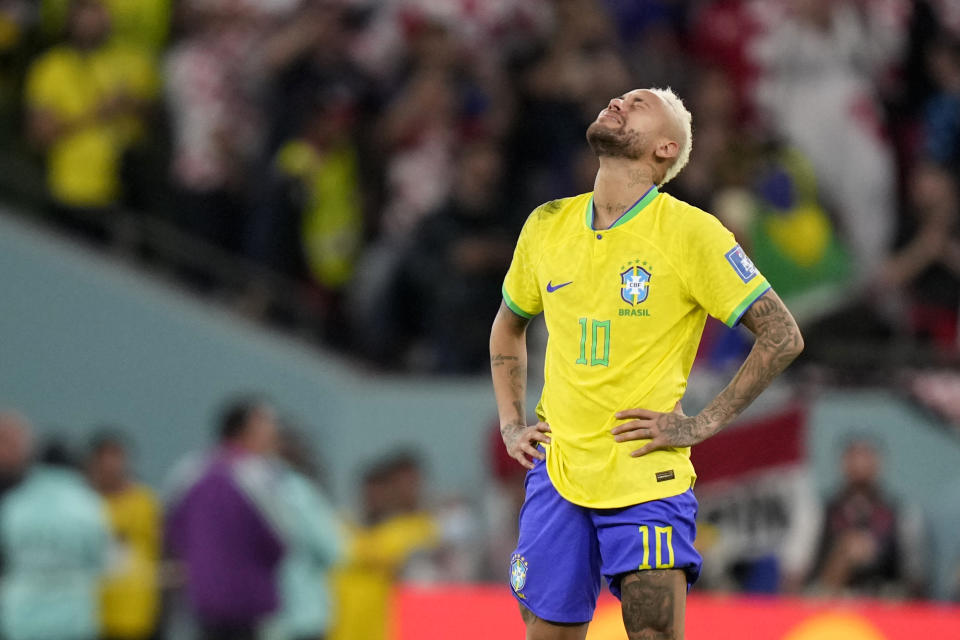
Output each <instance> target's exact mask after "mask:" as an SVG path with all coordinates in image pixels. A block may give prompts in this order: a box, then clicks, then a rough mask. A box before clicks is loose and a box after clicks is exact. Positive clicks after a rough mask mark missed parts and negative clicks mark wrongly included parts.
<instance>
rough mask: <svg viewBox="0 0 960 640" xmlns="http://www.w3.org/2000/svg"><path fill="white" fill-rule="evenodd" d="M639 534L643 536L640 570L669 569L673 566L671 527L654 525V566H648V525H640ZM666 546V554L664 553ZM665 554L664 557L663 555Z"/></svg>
mask: <svg viewBox="0 0 960 640" xmlns="http://www.w3.org/2000/svg"><path fill="white" fill-rule="evenodd" d="M640 535H641V536H643V562H642V563H641V564H640V568H639V570H640V571H644V570H646V569H669V568H671V567H673V527H671V526H666V527H654V528H653V540H654V546H655V547H656V558H655V559H656V561H657V564H656V566H650V527H649V526H648V525H645V524H644V525H640ZM664 548H666V554H664ZM664 556H666V557H664Z"/></svg>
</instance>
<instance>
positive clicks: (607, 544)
mask: <svg viewBox="0 0 960 640" xmlns="http://www.w3.org/2000/svg"><path fill="white" fill-rule="evenodd" d="M525 487H526V499H525V500H524V503H523V508H522V509H521V511H520V540H519V542H518V544H517V549H516V551H515V552H514V553H513V555H512V556H511V558H510V587H511V592H512V593H513V596H514V597H515V598H516V599H517V600H518V601H519V602H520V603H521V604H522V605H523V606H525V607H526V608H528V609H529V610H530V611H532V612H533V613H534V614H536V616H537V617H538V618H540V619H542V620H549V621H551V622H564V623H582V622H587V621H589V620H591V619H592V618H593V611H594V609H595V608H596V604H597V596H598V595H599V594H600V587H601V584H602V581H603V579H606V581H607V584H608V585H609V587H610V591H611V592H612V593H613V595H615V596H616V597H617V598H619V597H620V577H621V576H623V575H624V574H627V573H631V572H634V571H641V570H645V569H679V570H682V571H683V572H684V573H685V574H686V577H687V585H688V586H689V585H692V584H693V583H694V582H696V580H697V578H698V577H699V575H700V567H701V565H702V559H701V557H700V554H699V553H698V552H697V550H696V549H695V548H694V547H693V541H694V538H696V521H697V500H696V498H694V496H693V491H691V490H689V489H688V490H687V491H685V492H684V493H681V494H680V495H678V496H672V497H669V498H664V499H662V500H654V501H651V502H644V503H641V504H637V505H633V506H630V507H624V508H620V509H591V508H588V507H581V506H579V505H575V504H573V503H571V502H569V501H567V500H565V499H564V498H563V497H562V496H561V495H560V494H558V493H557V491H556V489H554V487H553V485H552V484H551V483H550V479H549V477H547V471H546V464H545V463H544V462H542V461H539V460H538V461H537V463H536V465H535V466H534V468H533V469H531V470H530V471H529V472H527V478H526V484H525Z"/></svg>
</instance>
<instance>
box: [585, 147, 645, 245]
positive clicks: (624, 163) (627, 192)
mask: <svg viewBox="0 0 960 640" xmlns="http://www.w3.org/2000/svg"><path fill="white" fill-rule="evenodd" d="M653 185H654V179H653V168H652V167H650V166H648V165H646V164H642V163H638V162H637V161H636V160H625V159H622V158H600V170H599V171H598V172H597V179H596V180H595V181H594V183H593V208H594V212H593V216H594V218H593V226H594V227H595V228H597V229H606V228H608V227H609V226H610V225H612V224H613V223H614V222H616V221H617V218H619V217H620V216H622V215H623V214H624V212H626V211H627V209H629V208H630V207H632V206H633V204H634V203H635V202H636V201H637V200H639V199H640V198H642V197H643V196H644V194H646V193H647V192H648V191H649V190H650V188H651V187H652V186H653Z"/></svg>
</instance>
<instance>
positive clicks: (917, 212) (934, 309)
mask: <svg viewBox="0 0 960 640" xmlns="http://www.w3.org/2000/svg"><path fill="white" fill-rule="evenodd" d="M908 187H909V194H908V204H907V211H906V215H905V216H904V219H903V225H902V226H903V229H902V231H901V240H900V242H899V245H900V246H899V248H898V249H897V251H896V252H895V253H894V254H893V256H891V257H890V259H889V260H887V262H886V263H885V264H884V265H883V268H882V269H881V270H880V273H879V277H878V278H877V281H876V283H875V287H876V289H877V290H881V291H885V292H886V291H891V290H893V291H897V292H898V293H899V294H900V295H899V296H898V298H899V299H902V300H903V301H904V302H905V303H906V305H907V313H906V314H905V315H906V317H907V322H908V327H909V331H910V333H911V334H912V335H913V336H916V337H919V338H922V339H926V340H928V341H930V342H932V343H933V344H934V345H936V346H937V347H939V348H940V349H943V350H944V351H947V352H952V351H956V350H957V348H958V346H960V345H958V342H957V339H958V335H957V321H958V319H957V311H958V308H960V196H958V192H957V183H956V181H955V180H954V178H953V177H952V176H951V174H950V173H949V172H948V171H947V170H946V169H942V168H939V167H937V166H936V165H933V164H921V165H919V166H918V167H917V168H916V169H915V170H914V171H913V173H912V175H911V176H910V178H909V185H908Z"/></svg>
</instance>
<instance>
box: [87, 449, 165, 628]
mask: <svg viewBox="0 0 960 640" xmlns="http://www.w3.org/2000/svg"><path fill="white" fill-rule="evenodd" d="M87 475H88V478H89V479H90V484H91V485H92V486H93V488H94V489H95V490H96V491H97V493H99V494H100V495H101V497H102V498H103V500H104V501H105V503H106V506H107V514H108V516H109V518H110V529H111V533H112V534H113V538H112V542H113V545H112V547H113V548H112V553H111V563H110V567H109V572H108V573H107V576H106V579H105V580H104V583H103V587H102V589H101V598H100V603H101V604H100V607H101V608H100V618H101V620H102V624H101V627H102V633H101V637H102V638H104V639H106V640H145V639H146V638H150V637H151V636H153V634H154V632H155V630H156V627H157V618H158V613H159V604H160V603H159V591H160V585H159V580H158V575H157V572H158V563H159V559H160V510H159V505H158V504H157V499H156V497H155V496H154V494H153V491H152V490H151V489H149V488H148V487H146V486H145V485H142V484H140V483H138V482H137V481H136V480H135V479H134V478H133V477H132V476H131V473H130V468H129V457H128V451H127V446H126V444H125V443H124V441H123V439H122V438H121V437H120V436H119V435H117V434H115V433H110V432H103V433H100V434H97V435H96V436H94V438H93V441H92V446H91V450H90V454H89V458H88V460H87Z"/></svg>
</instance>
